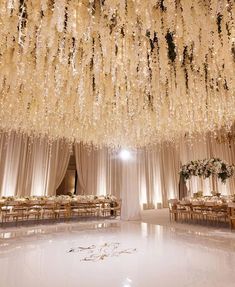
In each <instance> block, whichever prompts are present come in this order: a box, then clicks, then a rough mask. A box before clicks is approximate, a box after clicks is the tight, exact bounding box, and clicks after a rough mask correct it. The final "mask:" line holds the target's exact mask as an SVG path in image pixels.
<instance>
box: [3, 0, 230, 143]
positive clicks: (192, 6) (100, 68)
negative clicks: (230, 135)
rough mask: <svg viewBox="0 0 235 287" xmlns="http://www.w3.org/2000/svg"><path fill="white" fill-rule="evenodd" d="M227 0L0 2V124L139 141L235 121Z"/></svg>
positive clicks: (79, 137) (57, 134)
mask: <svg viewBox="0 0 235 287" xmlns="http://www.w3.org/2000/svg"><path fill="white" fill-rule="evenodd" d="M234 9H235V4H234V1H232V0H223V1H222V0H221V1H220V0H205V1H202V0H192V1H188V0H149V1H142V0H136V1H134V0H122V1H119V0H1V2H0V128H1V129H2V130H3V131H11V130H16V131H19V132H23V133H26V134H28V135H36V136H45V135H47V136H48V137H49V138H51V139H57V138H62V137H63V138H66V139H68V140H69V141H72V142H73V141H76V142H81V141H82V142H84V143H92V144H93V145H96V146H99V145H104V144H105V145H108V146H120V145H125V146H132V147H141V146H145V145H149V144H155V143H159V142H162V141H165V140H168V141H174V140H175V139H177V138H179V137H180V136H181V135H183V134H185V133H189V134H196V135H197V134H202V133H206V132H208V131H215V130H217V129H219V128H221V127H223V126H224V127H226V128H227V129H229V128H230V126H231V125H232V122H233V121H234V119H235V105H234V102H235V94H234V90H235V81H234V67H235V31H234V30H235V29H234V12H235V11H234Z"/></svg>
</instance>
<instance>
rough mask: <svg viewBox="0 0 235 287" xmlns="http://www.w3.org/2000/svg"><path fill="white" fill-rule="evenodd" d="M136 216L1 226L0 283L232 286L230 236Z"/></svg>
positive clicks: (163, 216) (152, 214)
mask: <svg viewBox="0 0 235 287" xmlns="http://www.w3.org/2000/svg"><path fill="white" fill-rule="evenodd" d="M142 217H143V219H142V222H121V221H119V220H104V221H83V222H63V223H56V224H47V225H43V224H41V225H38V226H21V227H9V228H5V229H0V286H1V287H2V286H3V287H21V286H24V287H29V286H30V287H32V286H34V287H39V286H40V287H47V286H57V287H65V286H68V287H73V286H76V287H90V286H92V287H98V286H103V287H106V286H112V287H119V286H120V287H131V286H133V287H135V286H136V287H152V286H153V287H155V286H159V287H168V286H171V287H172V286H176V287H178V286H180V287H184V286H185V287H186V286H187V287H188V286H200V287H201V286H203V287H204V286H206V287H210V286H213V287H223V286H226V287H232V286H234V282H235V272H234V266H235V232H231V231H230V230H229V229H228V228H218V227H206V226H199V225H192V224H180V223H170V222H169V220H168V213H167V211H166V210H160V211H145V212H143V214H142Z"/></svg>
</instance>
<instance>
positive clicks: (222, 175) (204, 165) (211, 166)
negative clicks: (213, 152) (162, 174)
mask: <svg viewBox="0 0 235 287" xmlns="http://www.w3.org/2000/svg"><path fill="white" fill-rule="evenodd" d="M234 171H235V166H234V165H229V164H228V163H227V162H225V161H223V160H221V159H219V158H211V159H203V160H194V161H190V162H188V163H186V164H184V165H182V166H181V169H180V175H182V176H183V177H184V179H185V180H187V179H190V178H191V177H192V176H200V177H203V178H208V177H210V176H211V175H212V176H217V177H218V178H219V179H220V180H221V182H222V183H225V182H226V180H227V179H228V178H230V177H231V176H233V175H234Z"/></svg>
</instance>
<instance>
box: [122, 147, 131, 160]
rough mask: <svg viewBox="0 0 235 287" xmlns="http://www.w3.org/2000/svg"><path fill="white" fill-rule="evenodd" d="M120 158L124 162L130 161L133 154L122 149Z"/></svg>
mask: <svg viewBox="0 0 235 287" xmlns="http://www.w3.org/2000/svg"><path fill="white" fill-rule="evenodd" d="M119 157H120V158H121V159H122V160H129V159H130V158H131V153H130V151H129V150H126V149H122V150H121V151H120V153H119Z"/></svg>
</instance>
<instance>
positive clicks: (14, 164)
mask: <svg viewBox="0 0 235 287" xmlns="http://www.w3.org/2000/svg"><path fill="white" fill-rule="evenodd" d="M0 152H1V157H0V167H1V172H0V188H1V191H0V192H1V193H0V194H1V195H2V196H15V195H17V196H30V195H55V193H56V188H57V187H58V185H59V184H60V182H61V180H62V179H63V177H64V175H65V172H66V169H67V166H68V161H69V147H68V145H67V144H65V143H64V142H63V141H57V142H55V143H53V144H52V145H51V144H50V143H49V141H48V140H47V139H46V138H45V139H34V140H33V141H32V140H30V139H29V138H28V137H27V136H26V135H22V134H17V133H14V132H12V133H10V134H6V133H2V134H1V136H0Z"/></svg>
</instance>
